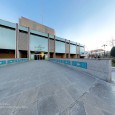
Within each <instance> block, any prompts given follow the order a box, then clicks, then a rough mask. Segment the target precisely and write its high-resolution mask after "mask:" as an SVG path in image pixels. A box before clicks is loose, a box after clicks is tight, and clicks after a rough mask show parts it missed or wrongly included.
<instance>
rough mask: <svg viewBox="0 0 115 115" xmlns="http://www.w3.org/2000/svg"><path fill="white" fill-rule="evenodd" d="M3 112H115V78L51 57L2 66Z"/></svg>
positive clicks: (0, 111) (100, 114)
mask: <svg viewBox="0 0 115 115" xmlns="http://www.w3.org/2000/svg"><path fill="white" fill-rule="evenodd" d="M112 74H113V76H114V75H115V73H114V70H113V72H112ZM114 79H115V78H114ZM0 115H115V82H114V81H113V82H112V83H107V82H104V81H102V80H99V79H95V78H94V77H93V76H89V75H88V74H84V73H80V72H78V71H76V70H73V69H71V68H69V67H65V66H63V65H60V64H55V63H52V62H49V61H30V62H26V63H20V64H13V65H8V66H4V67H0Z"/></svg>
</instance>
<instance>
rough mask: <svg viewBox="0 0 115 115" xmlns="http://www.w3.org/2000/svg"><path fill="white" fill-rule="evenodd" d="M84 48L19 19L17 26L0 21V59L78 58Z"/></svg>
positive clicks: (23, 19)
mask: <svg viewBox="0 0 115 115" xmlns="http://www.w3.org/2000/svg"><path fill="white" fill-rule="evenodd" d="M83 53H84V46H83V45H80V44H79V43H76V42H72V41H70V40H67V39H64V38H60V37H57V36H56V34H55V30H54V29H52V28H49V27H47V26H45V25H42V24H39V23H37V22H34V21H31V20H29V19H27V18H24V17H21V18H20V19H19V24H17V23H16V24H15V23H11V22H8V21H4V20H1V19H0V58H29V59H44V58H47V57H49V58H80V55H81V54H83Z"/></svg>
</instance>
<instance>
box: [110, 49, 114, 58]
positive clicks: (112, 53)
mask: <svg viewBox="0 0 115 115" xmlns="http://www.w3.org/2000/svg"><path fill="white" fill-rule="evenodd" d="M110 54H111V56H112V57H115V47H112V49H111V53H110Z"/></svg>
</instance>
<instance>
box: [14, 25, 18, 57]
mask: <svg viewBox="0 0 115 115" xmlns="http://www.w3.org/2000/svg"><path fill="white" fill-rule="evenodd" d="M18 40H19V29H18V24H17V23H16V50H15V58H19V49H18Z"/></svg>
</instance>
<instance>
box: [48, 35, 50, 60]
mask: <svg viewBox="0 0 115 115" xmlns="http://www.w3.org/2000/svg"><path fill="white" fill-rule="evenodd" d="M48 58H50V38H49V33H48Z"/></svg>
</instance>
